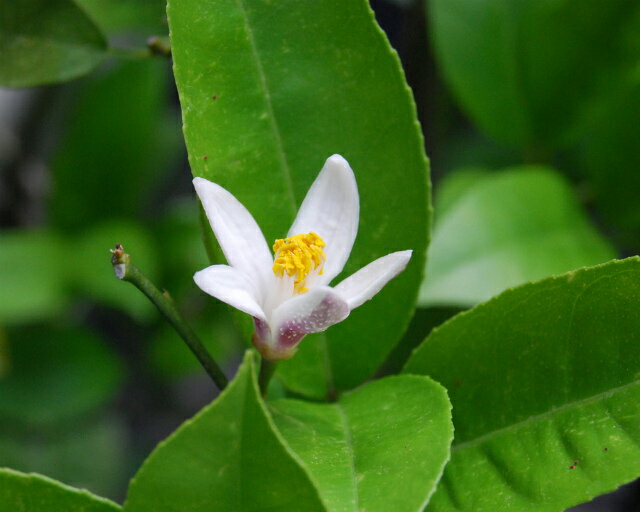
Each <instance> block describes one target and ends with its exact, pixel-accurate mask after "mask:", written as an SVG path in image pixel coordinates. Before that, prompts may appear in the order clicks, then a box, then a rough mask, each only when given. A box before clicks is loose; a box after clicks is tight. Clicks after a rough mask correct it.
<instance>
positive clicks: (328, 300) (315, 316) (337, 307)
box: [254, 286, 349, 359]
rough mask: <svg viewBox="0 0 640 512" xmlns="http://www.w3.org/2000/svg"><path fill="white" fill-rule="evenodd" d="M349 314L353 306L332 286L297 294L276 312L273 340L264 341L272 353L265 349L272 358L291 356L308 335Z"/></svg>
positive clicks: (273, 320)
mask: <svg viewBox="0 0 640 512" xmlns="http://www.w3.org/2000/svg"><path fill="white" fill-rule="evenodd" d="M347 316H349V306H348V305H347V303H346V302H345V301H344V300H343V299H342V297H340V295H338V294H337V293H335V292H334V291H333V290H332V289H331V288H329V287H328V286H321V287H318V288H314V289H313V290H311V291H310V292H308V293H304V294H302V295H297V296H296V297H293V298H292V299H289V300H288V301H286V302H284V303H282V304H281V305H280V306H278V307H277V308H276V309H275V311H274V312H273V314H272V316H271V322H270V323H271V330H270V339H269V340H268V341H267V340H262V342H263V344H267V345H268V353H265V351H264V350H262V349H261V352H262V353H263V355H266V357H268V358H269V359H289V358H290V357H292V356H293V354H294V353H295V351H296V348H297V345H298V343H299V342H300V340H302V338H303V337H304V336H305V335H307V334H311V333H314V332H321V331H324V330H326V329H328V328H329V327H331V326H332V325H334V324H337V323H338V322H341V321H342V320H344V319H345V318H347ZM256 325H257V324H256ZM255 342H256V340H254V343H255ZM265 342H266V343H265ZM256 346H258V344H256ZM258 348H261V347H259V346H258Z"/></svg>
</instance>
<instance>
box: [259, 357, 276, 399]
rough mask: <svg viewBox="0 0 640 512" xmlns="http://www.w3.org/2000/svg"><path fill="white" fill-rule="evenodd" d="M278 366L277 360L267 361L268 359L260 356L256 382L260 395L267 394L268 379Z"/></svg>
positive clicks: (264, 395)
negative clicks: (260, 361)
mask: <svg viewBox="0 0 640 512" xmlns="http://www.w3.org/2000/svg"><path fill="white" fill-rule="evenodd" d="M277 367H278V361H269V360H268V359H265V358H264V357H263V358H262V363H261V364H260V375H259V376H258V384H259V386H260V392H261V393H262V396H263V397H265V398H266V396H267V388H268V387H269V381H270V380H271V377H273V374H274V373H275V371H276V368H277Z"/></svg>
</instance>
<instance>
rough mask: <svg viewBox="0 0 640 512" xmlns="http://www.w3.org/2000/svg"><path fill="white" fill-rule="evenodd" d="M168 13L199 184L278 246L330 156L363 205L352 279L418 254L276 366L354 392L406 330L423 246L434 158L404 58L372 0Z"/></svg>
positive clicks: (311, 389) (177, 2)
mask: <svg viewBox="0 0 640 512" xmlns="http://www.w3.org/2000/svg"><path fill="white" fill-rule="evenodd" d="M168 14H169V26H170V29H171V37H172V48H173V57H174V71H175V76H176V82H177V85H178V91H179V93H180V101H181V104H182V112H183V120H184V132H185V139H186V143H187V148H188V151H189V161H190V164H191V168H192V172H193V174H194V175H195V176H203V177H205V178H208V179H210V180H212V181H215V182H217V183H219V184H220V185H222V186H223V187H225V188H227V189H228V190H229V191H231V192H232V193H233V194H234V195H235V196H236V197H237V198H238V199H239V200H240V201H241V202H242V203H243V204H244V205H246V206H247V208H248V209H249V210H250V211H251V213H252V214H253V215H254V216H255V218H256V220H257V221H258V224H259V225H260V226H261V227H262V229H263V231H264V233H265V236H266V238H267V240H268V241H272V240H274V239H276V238H282V236H283V235H284V234H286V232H287V230H288V228H289V226H290V225H291V222H292V221H293V218H294V215H295V213H296V210H297V207H298V206H299V205H300V203H301V201H302V199H303V198H304V195H305V194H306V191H307V189H308V187H309V186H310V185H311V183H312V182H313V180H314V179H315V177H316V175H317V173H318V172H319V171H320V168H321V167H322V165H323V164H324V161H325V159H326V158H327V157H329V156H330V155H332V154H334V153H340V154H342V155H343V156H344V157H345V158H346V159H347V160H348V161H349V163H350V164H351V166H352V167H353V169H354V171H355V174H356V178H357V181H358V186H359V190H360V200H361V218H360V229H359V232H358V238H357V240H356V244H355V246H354V249H353V254H352V257H351V258H350V260H349V263H348V264H347V267H346V269H345V275H348V274H350V273H352V272H354V271H355V270H357V269H359V268H360V267H362V266H363V265H365V264H367V263H369V262H371V261H372V260H373V259H375V258H377V257H380V256H384V255H385V254H387V253H389V252H391V251H396V250H402V249H413V250H414V253H413V258H412V262H411V264H410V265H409V268H408V269H407V270H406V271H405V272H404V273H403V274H402V275H401V276H400V277H399V278H397V279H395V280H394V281H393V282H392V283H390V284H389V285H388V286H387V287H386V288H385V289H384V290H383V291H382V292H381V293H380V295H379V296H377V297H376V298H375V299H374V300H372V301H371V302H369V303H367V304H366V305H364V306H362V307H361V308H359V309H358V310H356V311H354V312H353V314H352V315H351V318H349V320H347V321H346V322H343V323H342V324H340V325H338V326H335V327H332V328H331V329H330V330H329V331H328V332H327V333H326V334H324V335H316V336H310V337H308V338H307V339H306V340H304V342H303V344H302V346H301V348H300V352H299V354H298V355H297V356H296V358H295V359H294V360H292V361H291V362H286V363H283V364H282V365H281V366H280V378H282V379H283V380H284V381H285V382H286V383H287V385H288V386H289V387H290V388H291V389H293V390H295V391H297V392H300V393H305V394H308V395H312V396H316V397H324V396H325V395H326V394H327V392H328V391H331V390H333V389H334V388H335V389H338V390H344V389H349V388H351V387H354V386H356V385H357V384H359V383H361V382H363V381H364V380H366V379H367V378H368V377H370V376H371V375H372V374H373V373H374V371H375V369H376V368H377V367H378V366H379V365H380V364H381V363H382V361H383V360H384V358H385V356H386V355H387V354H388V353H389V351H390V350H391V349H392V347H393V345H394V344H395V343H396V341H397V340H398V339H399V337H400V335H401V334H402V332H403V330H404V329H405V328H406V325H407V323H408V321H409V318H410V316H411V312H412V310H413V306H414V302H415V297H416V294H417V288H418V286H419V282H420V281H421V274H422V270H423V265H424V251H425V247H426V245H427V237H428V227H427V226H428V225H429V213H428V206H429V199H428V192H429V185H428V180H427V160H426V157H425V153H424V149H423V141H422V137H421V134H420V131H419V128H418V124H417V122H416V113H415V107H414V104H413V101H412V99H411V95H410V92H409V90H408V88H407V85H406V83H405V82H404V79H403V75H402V71H401V69H400V66H399V61H398V58H397V55H396V54H395V52H393V51H392V50H391V48H390V47H389V44H388V42H387V40H386V39H385V37H384V35H383V33H382V32H381V30H380V28H379V27H378V26H377V25H376V24H375V21H374V18H373V14H372V12H371V10H370V8H369V5H368V2H367V1H365V0H356V1H351V2H344V1H341V0H316V1H313V2H299V1H297V0H281V1H278V2H264V1H261V0H240V1H235V0H213V1H210V2H201V1H200V0H172V1H170V2H169V6H168Z"/></svg>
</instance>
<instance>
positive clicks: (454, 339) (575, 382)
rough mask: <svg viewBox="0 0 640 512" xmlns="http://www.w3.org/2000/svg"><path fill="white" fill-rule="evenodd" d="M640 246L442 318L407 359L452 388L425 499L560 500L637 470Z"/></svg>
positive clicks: (525, 503)
mask: <svg viewBox="0 0 640 512" xmlns="http://www.w3.org/2000/svg"><path fill="white" fill-rule="evenodd" d="M639 306H640V258H637V257H636V258H629V259H627V260H622V261H614V262H610V263H606V264H603V265H599V266H596V267H591V268H586V269H582V270H577V271H574V272H570V273H568V274H564V275H561V276H558V277H553V278H549V279H545V280H544V281H540V282H538V283H533V284H527V285H524V286H521V287H519V288H516V289H513V290H509V291H507V292H504V293H503V294H501V295H499V296H498V297H496V298H494V299H493V300H491V301H489V302H487V303H484V304H480V305H479V306H476V307H475V308H473V309H472V310H470V311H468V312H465V313H461V314H460V315H458V316H456V317H454V318H453V319H451V320H450V321H449V322H447V323H445V324H444V325H443V326H442V327H440V328H438V329H435V330H434V331H433V332H432V334H431V335H430V336H429V337H428V338H427V339H426V340H425V341H424V343H423V344H422V345H421V346H420V347H419V348H418V349H417V350H416V351H415V352H414V354H413V356H412V357H411V359H410V360H409V361H408V363H407V365H406V366H405V369H404V371H405V372H409V373H414V374H424V375H429V376H431V377H432V378H434V379H438V380H439V381H440V382H442V384H443V385H445V386H446V388H447V389H448V391H449V395H450V397H451V402H452V405H453V422H454V425H455V428H456V439H455V441H454V444H453V446H452V455H451V461H450V462H449V464H448V465H447V467H446V470H445V474H444V476H443V478H442V480H441V483H440V485H439V487H438V490H437V491H436V493H435V494H434V496H433V498H432V502H431V503H430V505H429V509H428V510H433V511H442V512H444V511H451V510H456V511H467V510H468V511H474V512H482V511H494V510H501V511H519V512H524V511H536V512H540V511H542V512H552V511H558V512H560V511H562V510H564V509H565V508H567V507H569V506H572V505H576V504H578V503H582V502H585V501H588V500H589V499H591V498H592V497H594V496H596V495H599V494H603V493H605V492H607V491H610V490H612V489H615V488H616V487H618V486H620V485H622V484H623V483H625V482H629V481H630V480H633V479H634V478H636V477H638V476H639V475H640V405H639V404H640V316H638V314H637V311H638V308H639Z"/></svg>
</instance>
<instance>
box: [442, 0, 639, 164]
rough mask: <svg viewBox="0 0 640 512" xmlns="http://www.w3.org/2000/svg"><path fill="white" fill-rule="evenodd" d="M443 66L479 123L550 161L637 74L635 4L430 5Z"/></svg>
mask: <svg viewBox="0 0 640 512" xmlns="http://www.w3.org/2000/svg"><path fill="white" fill-rule="evenodd" d="M429 7H430V8H429V13H430V23H431V25H432V26H433V36H434V44H435V48H436V53H437V56H438V59H439V61H440V65H441V66H442V69H443V71H444V74H445V78H446V79H447V80H448V81H449V83H450V85H451V87H452V89H453V91H454V93H455V94H456V95H457V97H458V99H459V101H460V103H461V104H462V106H463V107H464V108H465V109H466V110H467V111H468V113H469V114H470V116H471V117H472V118H473V120H474V121H475V122H476V123H477V124H478V126H479V127H480V128H481V129H483V130H485V131H486V132H487V133H488V134H490V135H492V136H493V137H496V138H497V139H500V140H502V141H505V142H509V143H512V144H514V145H516V146H518V147H520V148H522V149H524V150H525V151H527V152H528V153H529V154H530V155H532V156H535V155H538V156H540V155H543V154H544V153H545V152H546V151H547V150H548V149H549V148H551V147H554V146H558V145H560V144H562V143H563V142H565V140H566V139H568V138H570V137H572V135H573V132H576V131H579V130H581V129H582V128H584V126H585V123H588V122H589V120H588V119H587V115H586V114H587V113H586V112H585V109H587V107H588V103H589V101H590V100H591V99H592V98H594V97H597V96H599V95H601V94H606V95H610V96H612V97H613V96H615V95H616V94H617V91H618V85H619V84H618V83H617V78H618V77H619V76H620V74H621V73H624V72H626V71H628V70H633V69H635V68H636V62H637V53H634V52H633V51H631V49H630V48H628V45H629V41H632V40H634V39H635V38H636V37H637V32H638V19H639V18H638V16H637V15H638V14H640V10H639V7H638V5H637V4H636V3H635V2H629V1H628V0H611V1H608V2H606V3H603V2H601V1H600V0H550V1H546V2H540V1H537V0H523V1H518V2H509V1H504V0H487V1H483V2H469V1H467V0H431V2H430V4H429Z"/></svg>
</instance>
